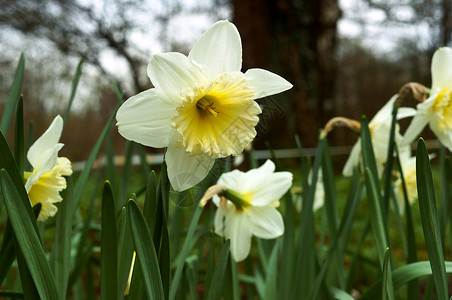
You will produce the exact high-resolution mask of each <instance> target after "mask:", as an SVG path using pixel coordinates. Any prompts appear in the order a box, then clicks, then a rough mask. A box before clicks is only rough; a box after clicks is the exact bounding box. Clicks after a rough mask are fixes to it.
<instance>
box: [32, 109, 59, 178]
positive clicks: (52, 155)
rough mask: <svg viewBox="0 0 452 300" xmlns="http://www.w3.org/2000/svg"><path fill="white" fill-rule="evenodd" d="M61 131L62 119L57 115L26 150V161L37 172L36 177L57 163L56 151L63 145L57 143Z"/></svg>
mask: <svg viewBox="0 0 452 300" xmlns="http://www.w3.org/2000/svg"><path fill="white" fill-rule="evenodd" d="M62 131H63V119H62V118H61V117H60V116H59V115H58V116H56V117H55V119H54V120H53V121H52V123H51V124H50V126H49V128H48V129H47V130H46V131H45V132H44V133H43V134H42V135H41V136H40V137H39V138H38V139H37V140H36V141H35V142H34V144H33V145H31V147H30V149H29V150H28V153H27V159H28V161H29V162H30V164H31V166H32V167H33V169H35V171H37V177H39V176H40V175H41V174H42V173H44V172H47V171H49V170H51V169H52V168H53V167H54V166H55V164H56V163H57V154H58V151H59V150H60V149H61V148H62V147H63V144H60V143H58V141H59V140H60V137H61V133H62Z"/></svg>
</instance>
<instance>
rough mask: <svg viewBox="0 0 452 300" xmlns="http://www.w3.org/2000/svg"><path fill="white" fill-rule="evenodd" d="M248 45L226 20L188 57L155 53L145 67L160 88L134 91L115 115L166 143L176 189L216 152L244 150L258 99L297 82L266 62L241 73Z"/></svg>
mask: <svg viewBox="0 0 452 300" xmlns="http://www.w3.org/2000/svg"><path fill="white" fill-rule="evenodd" d="M241 67H242V45H241V40H240V35H239V33H238V31H237V28H236V27H235V26H234V25H233V24H232V23H230V22H228V21H219V22H217V23H215V24H214V25H213V26H212V27H210V28H209V29H208V30H207V31H206V32H205V33H204V34H203V35H202V37H201V38H200V39H199V40H198V41H197V42H196V43H195V45H194V46H193V49H192V50H191V51H190V53H189V55H188V57H186V56H185V55H183V54H181V53H176V52H172V53H163V54H156V55H154V56H153V57H152V60H151V62H150V63H149V66H148V69H147V72H148V76H149V78H150V79H151V81H152V84H153V85H154V87H155V88H152V89H149V90H147V91H144V92H142V93H140V94H138V95H135V96H133V97H131V98H129V99H128V100H127V101H126V102H125V103H124V104H123V105H122V106H121V107H120V108H119V110H118V113H117V115H116V119H117V121H118V122H117V126H118V130H119V133H120V134H121V135H122V136H124V137H125V138H126V139H129V140H132V141H136V142H138V143H141V144H143V145H146V146H150V147H156V148H161V147H168V149H167V152H166V161H167V165H168V177H169V180H170V182H171V185H172V186H173V188H174V189H175V190H176V191H182V190H186V189H188V188H190V187H192V186H194V185H195V184H197V183H198V182H200V181H201V180H202V179H204V178H205V177H206V176H207V174H208V173H209V171H210V169H211V168H212V166H213V163H214V161H215V159H216V158H220V157H226V156H229V155H234V156H235V155H238V154H240V153H241V152H242V151H243V149H244V148H245V147H246V146H247V145H249V144H250V143H251V141H252V140H253V139H254V137H255V136H256V130H255V126H256V125H257V123H258V121H259V118H258V114H260V113H261V109H260V107H259V105H258V104H257V102H255V101H254V100H256V99H258V98H262V97H265V96H269V95H273V94H277V93H280V92H282V91H285V90H288V89H290V88H291V87H292V85H291V84H290V83H289V82H287V81H286V80H285V79H283V78H281V77H280V76H278V75H276V74H273V73H271V72H269V71H266V70H262V69H250V70H248V71H247V72H246V73H242V72H241V71H240V70H241Z"/></svg>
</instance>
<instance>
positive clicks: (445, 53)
mask: <svg viewBox="0 0 452 300" xmlns="http://www.w3.org/2000/svg"><path fill="white" fill-rule="evenodd" d="M431 72H432V88H431V90H430V97H429V98H428V99H427V100H425V101H424V102H422V103H420V104H418V105H417V107H416V108H417V111H418V113H417V114H416V116H415V117H414V118H413V120H412V121H411V124H410V126H409V127H408V129H407V131H406V133H405V136H404V139H403V143H404V144H411V142H412V141H413V140H414V139H416V138H417V137H418V136H419V133H420V132H421V131H422V129H424V127H425V125H427V124H429V125H430V128H431V129H432V131H433V133H434V134H435V135H436V137H437V138H438V139H439V140H440V141H441V143H442V144H443V145H444V146H446V147H447V148H448V149H449V151H452V49H451V48H448V47H443V48H439V49H438V50H436V52H435V54H434V55H433V59H432V66H431Z"/></svg>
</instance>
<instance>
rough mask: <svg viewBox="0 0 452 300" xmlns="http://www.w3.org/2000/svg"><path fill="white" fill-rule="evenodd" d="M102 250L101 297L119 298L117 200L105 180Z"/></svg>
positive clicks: (106, 299)
mask: <svg viewBox="0 0 452 300" xmlns="http://www.w3.org/2000/svg"><path fill="white" fill-rule="evenodd" d="M101 243H102V244H101V245H102V248H101V252H100V296H101V299H105V300H109V299H118V247H117V240H116V212H115V200H114V198H113V192H112V190H111V185H110V183H109V182H108V181H106V182H105V185H104V190H103V193H102V228H101Z"/></svg>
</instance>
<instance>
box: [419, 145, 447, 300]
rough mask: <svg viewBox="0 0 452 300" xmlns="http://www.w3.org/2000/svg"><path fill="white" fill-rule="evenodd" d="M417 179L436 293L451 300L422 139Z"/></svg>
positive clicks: (427, 159)
mask: <svg viewBox="0 0 452 300" xmlns="http://www.w3.org/2000/svg"><path fill="white" fill-rule="evenodd" d="M416 179H417V191H418V197H419V210H420V213H421V221H422V229H423V231H424V238H425V244H426V246H427V253H428V256H429V259H430V262H431V267H432V274H433V279H434V281H435V286H436V292H437V294H438V299H440V300H443V299H444V300H447V299H448V298H449V297H448V288H447V286H448V285H447V277H446V269H445V265H444V254H443V246H442V242H441V235H440V231H439V224H438V216H437V210H436V199H435V189H434V186H433V179H432V173H431V169H430V159H429V157H428V152H427V148H426V146H425V142H424V140H423V139H422V138H421V139H419V142H418V144H417V152H416Z"/></svg>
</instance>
